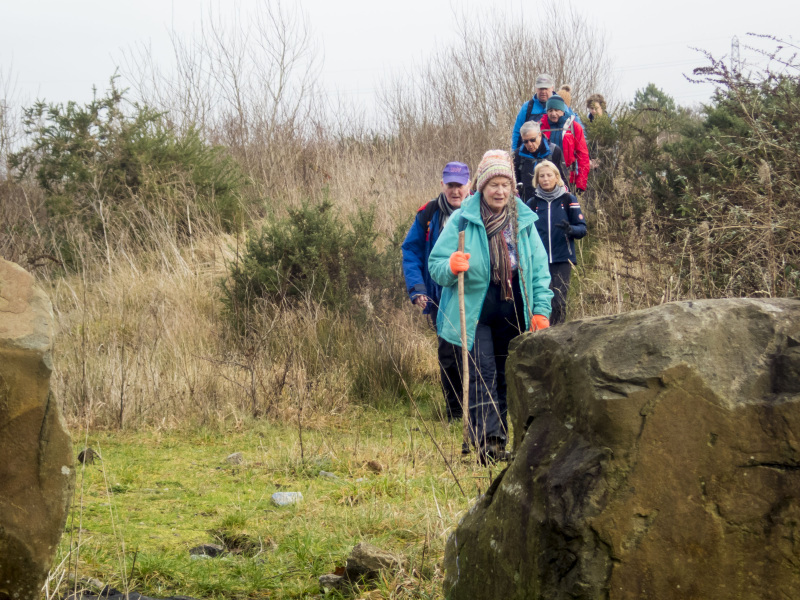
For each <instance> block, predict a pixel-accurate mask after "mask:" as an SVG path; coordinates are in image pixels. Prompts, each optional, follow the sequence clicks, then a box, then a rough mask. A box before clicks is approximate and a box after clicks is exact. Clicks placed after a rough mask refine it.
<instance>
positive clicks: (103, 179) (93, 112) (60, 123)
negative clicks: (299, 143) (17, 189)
mask: <svg viewBox="0 0 800 600" xmlns="http://www.w3.org/2000/svg"><path fill="white" fill-rule="evenodd" d="M124 96H125V90H119V89H117V87H116V85H115V78H112V79H111V84H110V89H109V90H108V92H107V94H106V95H105V97H102V98H94V99H93V100H92V101H91V102H89V103H88V104H85V105H83V106H80V105H78V104H77V103H75V102H68V103H67V104H66V105H63V104H49V105H48V104H46V103H44V102H41V101H40V102H36V103H35V104H34V105H33V106H32V107H29V108H27V109H25V110H24V119H23V123H24V127H25V132H26V134H27V135H28V137H29V143H28V144H27V145H25V146H24V147H23V148H22V149H21V150H20V151H19V152H16V153H14V154H11V156H10V158H9V164H10V166H11V168H12V169H14V170H15V171H16V173H17V176H18V178H19V179H20V180H22V179H25V178H27V177H29V176H30V177H32V178H33V180H34V181H35V183H36V184H37V185H38V186H39V187H40V188H41V189H42V190H43V191H44V193H45V197H46V207H47V213H48V218H49V220H50V222H51V225H52V226H53V229H54V230H55V231H56V234H57V237H60V238H61V239H62V242H63V240H64V239H65V235H64V234H65V233H66V231H67V230H68V229H69V228H70V227H73V226H74V225H75V224H76V223H77V224H78V225H79V226H80V227H82V228H84V229H85V230H87V231H88V232H90V233H91V234H92V235H94V236H102V235H108V228H109V227H112V225H111V223H110V222H114V223H117V224H124V226H125V227H133V228H134V229H136V228H137V226H138V225H141V222H142V221H146V220H147V219H146V218H145V219H143V218H142V217H143V215H142V211H145V212H146V213H149V214H155V215H158V216H159V217H162V219H163V218H165V219H166V220H167V222H169V223H171V224H172V225H174V226H175V228H176V229H177V231H179V232H185V231H187V230H188V229H189V227H190V222H189V221H190V219H191V218H193V217H194V218H195V219H198V218H204V220H207V221H212V222H215V223H217V224H218V225H219V226H220V227H221V228H222V229H224V230H226V231H232V230H234V229H236V228H237V227H239V226H241V222H242V218H243V207H242V203H241V190H242V188H243V186H244V183H245V181H244V178H243V176H242V175H241V172H240V170H239V168H238V167H237V164H236V163H235V162H234V161H233V160H232V159H231V158H230V157H229V156H227V154H226V153H225V151H224V149H223V148H221V147H215V146H212V145H210V144H208V143H207V142H206V141H205V140H203V138H202V137H201V135H200V133H199V132H198V131H197V130H196V129H191V128H190V129H188V130H187V131H186V132H184V133H178V132H177V131H176V130H175V129H174V128H173V127H171V126H170V125H169V124H168V123H166V122H165V121H164V119H163V118H162V115H161V114H160V113H158V112H157V111H155V110H153V109H152V108H150V107H148V106H146V105H141V104H136V103H133V104H131V105H129V107H127V108H128V110H126V104H125V99H124ZM59 234H60V235H59ZM139 235H141V232H140V233H139ZM62 249H63V248H62Z"/></svg>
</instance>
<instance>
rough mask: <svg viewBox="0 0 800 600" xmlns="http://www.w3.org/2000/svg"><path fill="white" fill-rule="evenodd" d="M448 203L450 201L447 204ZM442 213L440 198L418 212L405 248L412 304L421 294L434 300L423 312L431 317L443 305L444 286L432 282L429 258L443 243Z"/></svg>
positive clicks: (404, 267)
mask: <svg viewBox="0 0 800 600" xmlns="http://www.w3.org/2000/svg"><path fill="white" fill-rule="evenodd" d="M445 201H446V200H445ZM441 222H442V212H441V211H440V210H439V204H438V198H434V199H433V200H431V201H430V202H428V203H427V204H425V205H423V206H422V208H420V209H419V211H417V215H416V217H415V218H414V222H413V223H412V224H411V229H409V230H408V233H407V234H406V239H405V240H404V241H403V245H402V246H401V248H402V251H403V277H405V280H406V291H407V292H408V297H409V298H410V299H411V301H412V302H413V301H414V298H416V297H417V296H419V295H420V294H425V295H426V296H428V298H430V299H431V300H433V303H430V302H429V303H428V305H427V306H426V307H425V310H423V311H422V312H423V314H428V313H430V312H432V311H433V310H434V308H435V307H436V306H438V304H439V299H440V297H441V295H442V286H440V285H439V284H438V283H436V282H435V281H434V280H433V279H431V275H430V273H429V272H428V257H429V256H430V255H431V250H433V246H434V244H436V240H438V239H439V231H440V229H441Z"/></svg>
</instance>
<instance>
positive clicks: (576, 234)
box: [528, 193, 586, 264]
mask: <svg viewBox="0 0 800 600" xmlns="http://www.w3.org/2000/svg"><path fill="white" fill-rule="evenodd" d="M528 206H529V207H530V209H531V210H532V211H534V212H535V213H536V216H537V217H539V220H538V221H536V229H537V230H538V231H539V235H540V236H541V238H542V243H543V244H544V249H545V250H546V251H547V256H548V257H549V259H550V262H551V263H557V262H567V261H570V262H571V263H573V264H576V263H577V262H578V257H577V256H576V255H575V240H579V239H581V238H582V237H584V236H585V235H586V220H585V219H584V218H583V213H582V212H581V205H580V204H579V203H578V200H577V198H575V196H573V195H572V194H569V193H567V194H561V196H560V197H558V198H556V199H555V200H553V201H551V202H548V201H547V200H544V199H542V198H540V197H539V196H538V195H534V196H533V198H531V199H530V200H529V201H528ZM565 220H566V221H569V225H570V227H569V231H565V230H564V229H562V228H561V227H558V224H559V223H561V222H562V221H565Z"/></svg>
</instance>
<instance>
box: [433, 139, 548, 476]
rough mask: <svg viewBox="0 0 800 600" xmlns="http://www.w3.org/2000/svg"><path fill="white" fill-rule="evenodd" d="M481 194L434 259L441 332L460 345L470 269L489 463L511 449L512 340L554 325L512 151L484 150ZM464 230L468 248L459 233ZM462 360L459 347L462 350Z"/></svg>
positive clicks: (475, 436) (474, 387)
mask: <svg viewBox="0 0 800 600" xmlns="http://www.w3.org/2000/svg"><path fill="white" fill-rule="evenodd" d="M475 183H476V187H477V189H478V192H477V193H476V194H474V195H472V196H470V197H469V198H467V199H466V200H464V202H463V204H462V206H461V208H460V209H459V210H457V211H455V212H454V213H453V214H452V215H451V217H450V219H449V220H448V222H447V225H446V226H445V228H444V230H443V231H442V233H441V235H440V236H439V239H438V241H437V242H436V245H435V246H434V248H433V251H432V252H431V255H430V257H429V259H428V270H429V272H430V275H431V277H432V278H433V279H434V281H436V282H437V283H438V284H439V285H441V286H442V297H441V301H440V304H439V315H438V318H437V324H436V325H437V331H438V334H439V336H441V337H442V338H444V339H446V340H447V341H449V342H450V343H452V344H455V345H457V346H459V347H460V346H461V321H460V317H459V309H458V287H457V283H458V273H460V272H463V273H464V292H465V294H464V296H465V304H466V323H467V332H466V333H467V349H468V350H469V352H470V359H469V377H470V391H469V419H470V427H469V429H470V436H471V442H472V444H473V445H474V446H475V447H476V448H477V449H478V453H479V454H478V456H479V457H480V459H481V461H482V462H484V463H486V462H490V461H495V460H497V459H498V458H500V457H501V456H503V455H504V454H505V445H506V440H507V432H508V426H507V422H506V414H507V412H508V408H507V404H506V378H505V363H506V358H507V356H508V345H509V342H510V341H511V340H512V339H513V338H514V337H516V336H517V335H519V334H520V333H522V332H523V331H527V330H531V331H536V330H538V329H544V328H546V327H549V325H550V323H549V321H548V317H549V316H550V300H551V298H552V297H553V293H552V292H551V291H550V289H549V286H550V272H549V269H548V266H547V262H548V261H547V252H546V251H545V249H544V246H543V245H542V240H541V238H540V237H539V234H538V233H537V231H536V228H535V227H534V222H535V221H536V218H537V217H536V215H535V214H534V213H533V211H531V210H530V209H529V208H528V207H527V206H525V204H524V203H523V202H522V201H520V200H519V199H518V198H516V196H515V195H514V190H515V189H516V181H515V180H514V167H513V164H512V161H511V157H510V156H509V154H508V153H507V152H505V151H503V150H490V151H489V152H487V153H486V154H484V156H483V159H482V160H481V163H480V165H479V166H478V171H477V174H476V179H475ZM460 230H463V231H464V238H465V243H464V252H459V251H458V234H459V231H460ZM456 354H457V356H458V357H459V359H460V358H461V353H460V352H457V353H456Z"/></svg>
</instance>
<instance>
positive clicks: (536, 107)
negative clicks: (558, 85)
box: [511, 94, 585, 152]
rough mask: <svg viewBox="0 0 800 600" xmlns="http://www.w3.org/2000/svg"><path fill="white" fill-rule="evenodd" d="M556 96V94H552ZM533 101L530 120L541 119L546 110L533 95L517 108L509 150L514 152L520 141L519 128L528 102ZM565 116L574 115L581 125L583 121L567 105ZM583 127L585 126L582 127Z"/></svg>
mask: <svg viewBox="0 0 800 600" xmlns="http://www.w3.org/2000/svg"><path fill="white" fill-rule="evenodd" d="M554 95H555V96H557V95H558V94H554ZM531 102H533V111H532V112H531V118H530V119H529V120H530V121H536V122H537V123H538V122H539V121H541V120H542V117H543V116H544V115H546V114H547V111H546V110H545V108H544V106H545V105H544V103H542V102H540V101H539V98H537V97H536V96H534V97H533V98H531V99H530V100H528V101H527V102H526V103H525V104H523V105H522V108H520V109H519V114H518V115H517V120H516V121H514V131H513V132H512V133H511V152H515V151H516V150H517V149H518V148H519V145H520V144H521V143H522V142H521V141H520V135H519V128H520V127H522V126H523V125H524V124H525V115H527V114H528V104H530V103H531ZM564 114H565V115H567V117H570V116H572V115H575V121H576V122H578V123H579V124H580V126H581V127H583V123H582V122H581V118H580V115H578V113H576V112H574V111H573V110H572V109H571V108H569V107H567V111H566V112H565V113H564ZM584 129H585V127H584Z"/></svg>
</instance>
